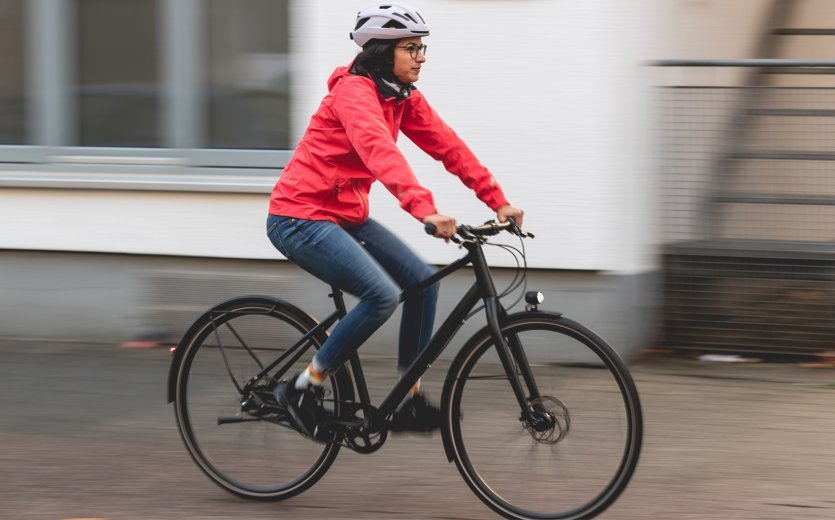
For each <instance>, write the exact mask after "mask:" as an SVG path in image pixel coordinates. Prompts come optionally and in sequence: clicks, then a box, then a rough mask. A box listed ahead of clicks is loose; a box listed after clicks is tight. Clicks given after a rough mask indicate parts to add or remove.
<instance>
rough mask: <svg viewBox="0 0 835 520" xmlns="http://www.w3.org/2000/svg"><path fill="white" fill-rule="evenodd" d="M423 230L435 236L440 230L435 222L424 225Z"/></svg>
mask: <svg viewBox="0 0 835 520" xmlns="http://www.w3.org/2000/svg"><path fill="white" fill-rule="evenodd" d="M423 230H424V231H426V234H427V235H432V236H435V233H437V232H438V228H436V227H435V224H426V225H425V226H423Z"/></svg>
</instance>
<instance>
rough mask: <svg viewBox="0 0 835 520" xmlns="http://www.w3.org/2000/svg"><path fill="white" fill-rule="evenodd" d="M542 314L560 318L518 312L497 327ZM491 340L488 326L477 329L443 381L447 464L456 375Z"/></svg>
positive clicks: (450, 457) (443, 435) (450, 454)
mask: <svg viewBox="0 0 835 520" xmlns="http://www.w3.org/2000/svg"><path fill="white" fill-rule="evenodd" d="M543 314H547V315H549V316H552V317H554V318H559V317H561V316H562V313H561V312H554V311H544V310H536V311H520V312H514V313H513V314H507V315H505V316H502V317H499V326H500V327H503V326H505V325H512V324H513V323H514V322H516V321H521V320H526V319H528V318H532V317H536V316H542V315H543ZM492 338H493V336H492V333H491V331H490V326H489V325H485V326H484V327H482V328H481V329H479V330H478V331H477V332H476V333H475V334H473V335H472V337H470V339H468V340H467V342H466V343H465V344H464V346H463V347H461V350H459V351H458V354H457V355H456V356H455V359H454V360H453V362H452V365H450V367H449V371H448V372H447V375H446V380H445V381H444V389H443V391H442V393H441V415H442V417H444V422H443V426H442V428H441V439H442V440H443V443H444V453H445V454H446V458H447V461H448V462H452V461H453V459H454V455H453V450H452V431H451V428H452V422H451V421H452V412H451V410H450V408H451V407H452V403H451V402H450V401H451V398H452V391H453V387H454V386H455V384H456V382H457V381H458V374H459V372H460V371H461V368H462V366H463V365H464V363H465V362H466V360H467V359H468V358H469V357H470V356H471V355H472V351H473V350H475V349H476V348H477V347H478V346H479V345H481V344H483V342H484V341H491V340H492Z"/></svg>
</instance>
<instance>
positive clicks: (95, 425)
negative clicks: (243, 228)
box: [0, 342, 835, 520]
mask: <svg viewBox="0 0 835 520" xmlns="http://www.w3.org/2000/svg"><path fill="white" fill-rule="evenodd" d="M168 362H169V359H168V356H167V353H165V352H163V351H162V350H134V351H130V350H118V349H115V348H111V347H108V346H102V345H66V344H65V345H44V344H35V343H8V342H7V343H0V518H4V519H5V518H8V519H28V518H36V519H69V518H107V519H134V518H136V519H149V518H159V519H168V518H177V519H187V518H199V519H203V518H206V519H210V518H212V519H214V518H256V519H257V518H270V519H274V518H293V519H320V518H374V519H377V518H392V519H394V518H397V519H401V518H430V519H431V518H438V519H453V518H454V519H478V518H490V517H492V514H491V513H490V511H489V510H487V509H486V508H485V507H484V506H482V504H481V503H480V502H479V501H478V500H477V499H476V498H475V496H474V495H472V493H471V492H470V491H469V489H468V488H467V487H466V485H465V484H464V482H463V481H462V479H461V478H460V476H459V475H458V472H457V470H456V469H455V467H454V465H451V464H449V463H447V462H446V459H445V457H444V455H443V449H442V447H441V442H440V437H439V436H435V437H432V438H420V437H417V438H416V437H394V438H391V439H390V440H389V442H388V443H387V444H386V446H384V447H383V449H382V450H381V451H379V452H377V453H375V454H373V455H370V456H360V455H357V454H354V453H351V452H348V451H347V450H343V451H342V452H341V453H340V455H339V458H338V459H337V461H336V463H335V464H334V466H333V468H332V469H331V471H330V472H329V473H328V475H327V476H326V477H325V478H324V479H323V480H322V481H321V482H319V483H318V484H316V486H314V487H313V488H312V489H311V490H309V491H307V492H305V493H304V494H302V495H301V496H299V497H296V498H294V499H292V500H289V501H285V502H280V503H255V502H248V501H242V500H239V499H237V498H235V497H233V496H231V495H228V494H226V493H225V492H223V491H222V490H220V489H219V488H217V487H216V486H214V485H213V484H212V483H210V482H209V481H208V480H207V479H206V478H205V477H204V476H203V475H202V474H201V473H200V472H199V471H198V469H197V468H196V466H195V465H194V464H193V463H192V462H191V460H190V459H189V457H188V455H187V454H186V452H185V450H184V448H183V446H182V443H181V441H180V438H179V436H178V433H177V430H176V428H175V425H174V418H173V413H172V411H171V408H170V406H169V405H167V404H166V403H165V394H164V388H165V378H166V375H167V374H166V371H167V368H168ZM371 364H372V365H374V367H375V368H372V370H370V372H372V373H379V374H386V376H385V377H387V376H388V371H387V370H383V368H382V367H383V366H385V365H387V364H389V361H388V360H381V359H378V360H376V361H375V362H374V363H371ZM633 370H634V374H635V377H636V381H637V383H638V386H639V389H640V391H641V396H642V399H643V402H644V408H645V415H646V437H645V448H644V453H643V457H642V460H641V464H640V466H639V468H638V471H637V473H636V475H635V478H634V479H633V481H632V484H631V485H630V487H629V488H628V489H627V490H626V492H625V493H624V495H623V496H622V498H621V499H620V500H619V501H618V503H617V504H615V506H613V507H612V508H611V509H610V510H609V511H608V512H607V513H605V514H604V515H602V516H601V517H600V518H610V519H627V520H628V519H645V518H663V519H666V518H676V519H690V518H692V519H700V520H704V519H722V520H726V519H735V518H740V519H780V520H783V519H786V518H791V519H799V520H800V519H832V518H835V441H833V439H835V370H831V369H830V370H826V369H823V370H813V369H803V368H799V367H796V366H793V365H770V364H757V365H713V364H710V365H709V364H705V363H699V362H687V361H681V360H675V361H672V360H665V361H660V360H652V361H644V362H641V363H639V364H637V365H636V366H634V368H633ZM430 374H431V375H432V378H430V380H429V381H428V383H427V386H428V387H429V389H430V392H432V393H433V394H434V395H436V396H437V395H439V392H440V390H439V386H440V385H439V379H440V378H441V377H442V375H443V372H442V370H439V369H437V368H436V369H434V370H433V371H432V372H430ZM385 377H384V376H383V375H380V376H379V378H378V379H379V380H381V381H383V380H385ZM383 382H385V381H383ZM373 390H374V389H372V391H373Z"/></svg>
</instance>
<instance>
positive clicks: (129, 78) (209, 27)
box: [0, 0, 292, 189]
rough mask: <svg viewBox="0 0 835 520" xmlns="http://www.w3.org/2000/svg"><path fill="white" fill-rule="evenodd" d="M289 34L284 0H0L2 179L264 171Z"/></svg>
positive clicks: (277, 127) (279, 111) (280, 138)
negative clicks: (25, 173) (33, 174)
mask: <svg viewBox="0 0 835 520" xmlns="http://www.w3.org/2000/svg"><path fill="white" fill-rule="evenodd" d="M289 31H290V9H289V0H234V1H232V0H72V1H70V0H67V1H64V0H60V1H59V0H54V1H53V0H39V1H26V0H0V177H2V176H3V175H4V174H3V172H4V171H12V170H13V169H15V168H18V167H17V166H13V165H17V164H21V163H40V164H42V165H43V166H42V167H41V171H60V172H67V171H69V172H71V173H75V172H84V171H93V170H97V169H106V170H107V174H108V175H111V176H112V178H111V177H108V180H113V182H114V185H119V186H121V185H123V184H120V183H119V182H117V181H118V177H119V176H124V175H134V174H136V175H141V174H150V175H153V174H156V173H163V174H171V175H180V174H184V173H191V172H186V170H185V169H186V168H192V167H193V168H200V169H201V174H205V175H215V174H217V175H234V174H237V173H242V174H245V175H250V174H251V173H252V172H253V170H265V171H266V170H269V174H270V175H274V174H275V172H274V170H275V169H276V168H280V167H281V166H283V165H284V164H285V163H286V161H287V160H288V159H289V157H290V154H291V151H290V147H291V144H292V142H291V140H290V121H289V112H290V107H289V104H290V67H289V62H290V56H289V45H290V44H289ZM102 157H104V159H102ZM102 164H107V165H108V166H106V167H103V166H101V165H102ZM162 164H166V165H168V166H166V167H165V168H161V167H160V166H158V165H162ZM4 165H7V166H4ZM8 165H12V166H8ZM79 165H80V166H79ZM87 165H89V166H87ZM97 165H98V166H97ZM171 165H176V168H172V167H171ZM208 168H212V169H211V170H208ZM175 170H176V171H175ZM16 175H17V174H11V175H10V177H11V178H14V179H17V177H16ZM203 178H205V176H204V175H200V176H194V177H191V178H190V179H194V180H193V182H194V184H199V183H200V182H202V181H201V179H203ZM114 179H115V180H114ZM0 180H1V179H0ZM8 182H17V181H8ZM44 182H45V183H46V182H51V181H50V180H49V179H47V180H45V181H44ZM143 182H144V181H143ZM147 182H151V181H147ZM189 182H192V181H191V180H189ZM247 182H248V181H247ZM125 185H126V184H125ZM131 185H132V186H134V185H136V184H131ZM207 186H209V188H207V189H217V188H216V186H215V185H214V184H211V183H210V184H207Z"/></svg>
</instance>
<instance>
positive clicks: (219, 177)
mask: <svg viewBox="0 0 835 520" xmlns="http://www.w3.org/2000/svg"><path fill="white" fill-rule="evenodd" d="M156 1H157V2H159V9H158V13H159V15H158V16H159V17H160V19H159V20H158V24H159V27H160V35H159V37H160V46H159V49H160V50H159V52H160V53H161V56H160V68H161V70H160V88H161V92H162V98H161V110H162V113H161V117H160V123H159V124H160V128H159V131H160V136H161V139H160V143H161V146H160V147H159V148H124V147H114V148H110V147H107V148H105V147H88V146H75V145H74V142H75V139H76V136H75V135H74V131H73V128H72V126H73V124H74V123H75V122H76V121H77V118H78V114H77V113H76V112H77V110H76V109H75V106H74V102H73V99H72V97H71V95H69V94H68V91H69V89H68V88H67V87H68V86H71V85H74V84H75V83H76V82H75V81H74V79H75V78H74V75H75V73H76V70H77V67H76V65H77V55H76V43H75V42H76V38H75V36H76V33H75V28H76V27H77V19H76V16H75V5H74V3H73V2H55V1H52V0H27V4H26V9H25V10H24V31H25V35H24V38H25V41H24V45H25V47H26V48H27V49H28V50H29V51H28V52H27V55H26V57H25V59H26V77H25V81H26V84H27V85H28V88H27V90H28V91H29V93H30V94H29V95H28V96H26V114H27V116H26V117H27V121H26V122H27V125H26V128H27V135H26V136H25V139H26V141H27V142H28V143H30V144H26V145H0V187H14V186H20V187H32V186H39V187H56V188H59V187H93V188H97V187H98V188H103V189H112V188H114V187H120V189H151V190H155V189H165V186H171V189H172V190H174V191H180V190H182V189H184V188H182V187H183V186H186V188H185V189H188V190H189V191H204V190H202V189H200V186H201V185H203V184H204V185H205V191H223V189H222V188H223V187H224V186H226V187H227V190H228V191H233V192H235V191H247V190H254V191H259V192H260V191H264V186H267V185H268V184H269V185H271V183H272V182H274V181H275V177H276V170H279V169H281V168H283V167H284V165H285V164H286V163H287V161H288V160H289V158H290V156H291V155H292V149H268V150H263V149H212V148H207V147H205V146H206V145H207V143H208V135H207V132H208V129H207V126H206V119H207V117H208V116H207V113H206V103H205V96H204V89H203V88H202V86H201V83H200V82H201V79H202V78H203V72H204V70H203V67H204V64H205V54H204V51H203V49H205V46H204V41H203V38H204V31H203V27H202V22H203V20H204V19H205V17H204V12H203V6H202V2H201V1H200V0H156ZM288 24H289V25H290V26H292V24H290V23H289V20H288ZM288 117H289V114H288ZM166 175H170V176H171V179H172V181H171V182H166V181H165V178H164V177H165V176H166ZM259 176H262V177H264V179H263V180H258V179H257V178H258V177H259ZM73 178H77V182H74V181H73ZM236 178H239V179H240V180H239V181H238V182H236V180H235V179H236ZM91 179H92V180H91ZM253 179H255V180H253ZM178 186H180V187H179V188H178Z"/></svg>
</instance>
